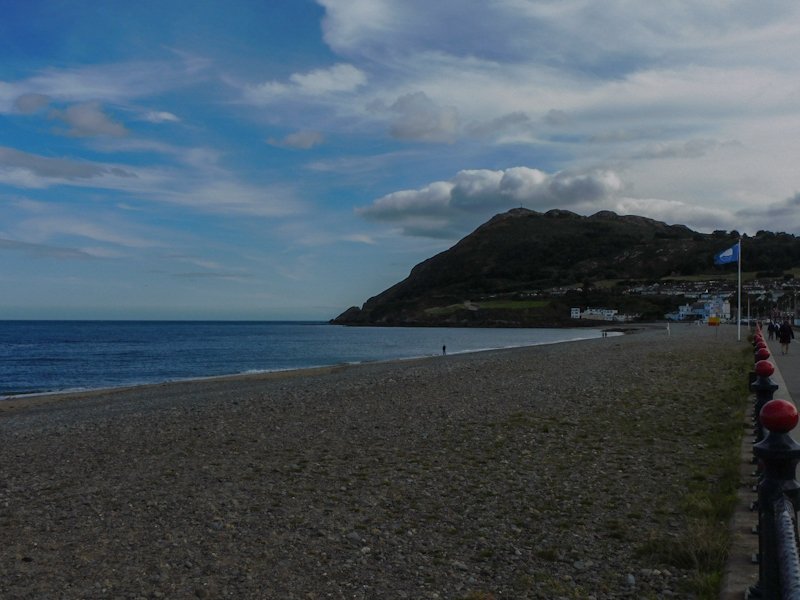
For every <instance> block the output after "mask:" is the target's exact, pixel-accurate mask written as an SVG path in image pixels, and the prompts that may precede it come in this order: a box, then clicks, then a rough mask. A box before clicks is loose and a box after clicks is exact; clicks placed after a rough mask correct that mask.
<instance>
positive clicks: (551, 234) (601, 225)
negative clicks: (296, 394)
mask: <svg viewBox="0 0 800 600" xmlns="http://www.w3.org/2000/svg"><path fill="white" fill-rule="evenodd" d="M738 239H739V234H738V232H735V231H733V232H724V231H717V232H714V233H712V234H703V233H698V232H696V231H692V230H691V229H689V228H688V227H685V226H684V225H667V224H666V223H662V222H659V221H655V220H653V219H648V218H645V217H638V216H620V215H617V214H615V213H613V212H608V211H603V212H599V213H597V214H594V215H592V216H589V217H584V216H581V215H577V214H575V213H572V212H569V211H564V210H551V211H548V212H546V213H540V212H536V211H531V210H527V209H522V208H519V209H514V210H511V211H508V212H506V213H503V214H499V215H496V216H495V217H493V218H492V219H491V220H489V221H488V222H487V223H485V224H484V225H482V226H480V227H479V228H478V229H476V230H475V231H474V232H473V233H471V234H470V235H468V236H466V237H465V238H464V239H462V240H461V241H459V242H458V243H457V244H456V245H455V246H453V247H452V248H450V249H449V250H446V251H444V252H442V253H440V254H437V255H436V256H433V257H432V258H429V259H428V260H425V261H423V262H422V263H420V264H418V265H417V266H415V267H414V268H413V269H412V270H411V273H410V275H409V276H408V277H407V278H406V279H404V280H403V281H401V282H399V283H397V284H395V285H393V286H392V287H390V288H389V289H387V290H385V291H384V292H382V293H380V294H378V295H377V296H375V297H373V298H370V299H369V300H367V302H365V303H364V305H363V306H362V307H361V308H357V307H352V308H350V309H348V310H347V311H345V312H344V313H342V314H341V315H339V317H337V318H336V319H334V320H333V322H334V323H340V324H348V325H459V326H463V325H483V326H489V325H509V326H525V325H532V326H536V325H558V324H562V323H564V322H566V321H568V315H569V309H568V306H569V305H570V304H572V305H573V306H575V305H577V304H576V303H575V302H576V301H577V300H579V299H576V298H574V297H573V298H569V297H568V296H569V294H567V297H565V296H564V294H563V293H554V290H557V289H558V288H565V287H574V288H580V289H581V292H580V293H581V294H582V299H583V300H585V301H586V302H585V303H590V302H592V301H594V302H595V303H597V302H602V301H604V300H606V301H608V300H609V298H608V297H609V296H615V295H619V294H614V288H613V286H612V287H611V288H609V286H608V285H607V283H608V282H609V281H612V282H617V284H618V286H617V288H620V287H622V286H625V285H626V284H630V283H632V282H655V281H662V280H664V279H667V278H686V277H697V278H700V279H709V280H711V279H719V278H721V277H725V276H729V275H730V273H732V272H735V268H734V267H732V266H731V265H727V266H715V265H714V261H713V258H714V255H715V254H717V253H718V252H720V251H722V250H724V249H726V248H729V247H730V246H732V245H733V244H735V243H736V241H737V240H738ZM742 261H743V264H745V265H746V268H747V269H748V270H749V271H761V272H768V273H769V274H772V275H776V276H782V275H783V272H784V271H786V270H790V269H792V268H795V267H798V266H800V240H798V238H796V237H795V236H793V235H789V234H785V233H771V232H764V231H760V232H758V233H757V234H756V236H754V237H747V236H744V237H743V242H742ZM561 292H563V289H562V290H561ZM576 293H577V292H576ZM619 302H622V300H619ZM619 302H618V304H619ZM624 303H627V304H629V305H630V304H636V302H635V301H634V299H630V298H629V299H628V300H626V301H625V302H624ZM638 303H639V305H640V306H639V308H640V309H642V310H638V311H636V312H639V313H642V314H645V315H648V316H654V315H661V314H663V312H665V311H666V310H669V309H670V306H669V305H670V303H672V304H674V303H675V299H674V298H673V299H671V300H670V301H667V299H660V300H659V299H658V298H655V299H650V300H647V301H646V302H645V301H643V300H641V299H639V301H638ZM623 308H624V307H623ZM635 308H636V307H633V309H634V310H635Z"/></svg>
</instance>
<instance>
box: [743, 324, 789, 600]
mask: <svg viewBox="0 0 800 600" xmlns="http://www.w3.org/2000/svg"><path fill="white" fill-rule="evenodd" d="M753 343H754V345H755V347H756V351H755V359H756V361H757V362H756V366H755V373H754V374H753V376H751V380H752V383H751V384H750V389H751V390H752V391H753V392H755V395H756V396H755V406H754V413H753V418H754V425H755V427H754V435H755V443H754V444H753V455H754V458H755V460H756V461H757V464H758V468H757V471H756V473H757V475H758V486H757V491H758V500H757V501H756V502H755V505H754V507H755V508H757V509H758V582H757V583H756V584H755V585H754V586H752V587H751V588H750V589H749V590H748V593H747V597H748V598H752V599H763V600H800V554H798V546H800V539H799V538H798V533H797V513H798V508H800V483H798V481H797V479H796V478H795V473H796V469H797V463H798V462H800V444H798V443H797V442H796V441H795V440H794V439H793V438H792V436H791V435H790V434H789V432H790V431H791V430H792V429H794V428H795V426H796V425H797V423H798V412H797V409H796V408H795V406H794V404H792V403H791V402H788V401H787V400H780V399H774V398H773V394H774V393H775V391H776V390H777V389H778V387H779V386H777V385H776V384H775V383H774V382H773V381H772V380H771V379H770V376H771V375H772V374H773V373H774V367H773V366H772V364H771V363H770V362H769V361H768V359H769V356H770V354H769V350H767V348H766V343H765V342H764V341H763V337H762V336H761V333H760V331H759V330H756V335H755V336H754V342H753Z"/></svg>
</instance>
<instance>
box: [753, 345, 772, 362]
mask: <svg viewBox="0 0 800 600" xmlns="http://www.w3.org/2000/svg"><path fill="white" fill-rule="evenodd" d="M770 356H771V355H770V353H769V350H767V349H766V348H759V349H758V350H756V360H767V359H768V358H769V357H770Z"/></svg>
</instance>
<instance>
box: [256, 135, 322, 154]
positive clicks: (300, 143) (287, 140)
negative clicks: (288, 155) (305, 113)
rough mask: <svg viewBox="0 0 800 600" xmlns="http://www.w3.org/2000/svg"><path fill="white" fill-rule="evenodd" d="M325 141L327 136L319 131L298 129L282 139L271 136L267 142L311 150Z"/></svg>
mask: <svg viewBox="0 0 800 600" xmlns="http://www.w3.org/2000/svg"><path fill="white" fill-rule="evenodd" d="M323 141H325V137H324V136H323V135H322V134H321V133H320V132H319V131H296V132H295V133H290V134H289V135H287V136H286V137H284V138H282V139H280V140H278V139H275V138H269V139H268V140H267V143H268V144H269V145H270V146H277V147H279V148H295V149H298V150H309V149H311V148H313V147H315V146H319V145H320V144H322V142H323Z"/></svg>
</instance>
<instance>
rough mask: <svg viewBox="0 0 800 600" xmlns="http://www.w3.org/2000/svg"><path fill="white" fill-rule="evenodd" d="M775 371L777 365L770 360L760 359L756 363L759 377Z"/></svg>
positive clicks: (767, 375)
mask: <svg viewBox="0 0 800 600" xmlns="http://www.w3.org/2000/svg"><path fill="white" fill-rule="evenodd" d="M774 372H775V367H773V366H772V363H771V362H769V361H768V360H760V361H758V362H757V363H756V375H758V376H759V377H769V376H770V375H772V374H773V373H774Z"/></svg>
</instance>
